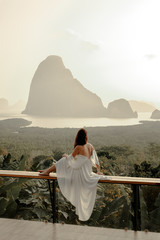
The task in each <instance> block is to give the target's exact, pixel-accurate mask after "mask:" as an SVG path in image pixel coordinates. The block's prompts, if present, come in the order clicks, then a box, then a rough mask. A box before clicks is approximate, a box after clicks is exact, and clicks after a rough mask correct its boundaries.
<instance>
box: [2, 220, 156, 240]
mask: <svg viewBox="0 0 160 240" xmlns="http://www.w3.org/2000/svg"><path fill="white" fill-rule="evenodd" d="M41 239H42V240H43V239H44V240H122V239H124V240H160V233H153V232H147V233H146V232H134V231H130V230H128V231H125V230H119V229H109V228H97V227H88V226H76V225H69V224H52V223H44V222H34V221H25V220H13V219H4V218H0V240H41Z"/></svg>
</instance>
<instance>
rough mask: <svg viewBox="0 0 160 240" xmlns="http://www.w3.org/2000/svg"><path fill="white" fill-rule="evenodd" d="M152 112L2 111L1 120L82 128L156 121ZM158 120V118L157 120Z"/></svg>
mask: <svg viewBox="0 0 160 240" xmlns="http://www.w3.org/2000/svg"><path fill="white" fill-rule="evenodd" d="M150 116H151V113H150V112H143V113H142V112H141V113H138V118H125V119H112V118H52V117H50V118H47V117H35V116H29V115H25V114H21V113H14V112H12V113H7V112H3V113H0V120H4V119H11V118H23V119H26V120H28V121H31V122H32V124H31V125H29V127H42V128H82V127H107V126H130V125H137V124H141V121H155V120H152V119H150ZM156 121H157V120H156Z"/></svg>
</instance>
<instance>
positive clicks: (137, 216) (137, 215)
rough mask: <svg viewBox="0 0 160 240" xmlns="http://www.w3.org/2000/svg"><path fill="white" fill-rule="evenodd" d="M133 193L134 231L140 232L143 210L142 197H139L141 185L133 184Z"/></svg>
mask: <svg viewBox="0 0 160 240" xmlns="http://www.w3.org/2000/svg"><path fill="white" fill-rule="evenodd" d="M132 191H133V202H132V206H133V211H134V216H133V219H132V222H133V230H134V231H138V230H141V209H140V196H139V184H132Z"/></svg>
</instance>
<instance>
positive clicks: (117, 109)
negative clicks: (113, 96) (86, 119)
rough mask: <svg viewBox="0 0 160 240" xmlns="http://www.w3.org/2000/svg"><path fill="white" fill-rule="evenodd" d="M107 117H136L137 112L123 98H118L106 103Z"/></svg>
mask: <svg viewBox="0 0 160 240" xmlns="http://www.w3.org/2000/svg"><path fill="white" fill-rule="evenodd" d="M107 117H108V118H137V117H138V114H137V112H133V110H132V108H131V106H130V104H129V102H128V101H127V100H125V99H118V100H115V101H113V102H110V103H109V104H108V108H107Z"/></svg>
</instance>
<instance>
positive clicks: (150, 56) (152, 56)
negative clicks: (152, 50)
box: [144, 54, 157, 60]
mask: <svg viewBox="0 0 160 240" xmlns="http://www.w3.org/2000/svg"><path fill="white" fill-rule="evenodd" d="M144 57H145V58H146V59H147V60H153V59H155V58H156V57H157V55H155V54H146V55H145V56H144Z"/></svg>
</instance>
